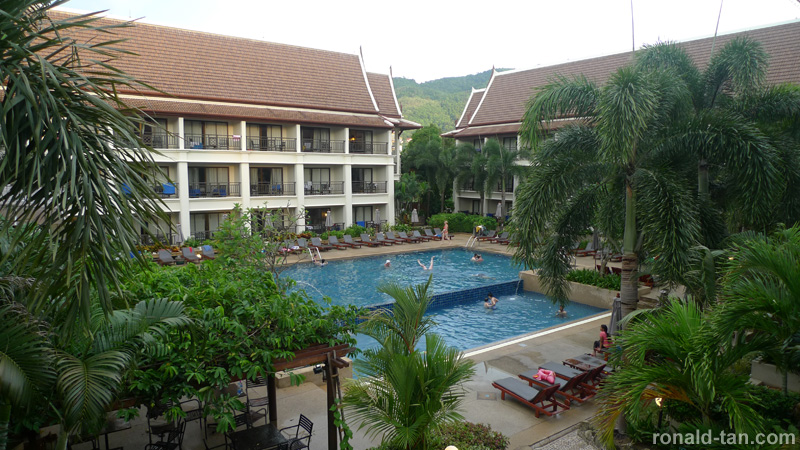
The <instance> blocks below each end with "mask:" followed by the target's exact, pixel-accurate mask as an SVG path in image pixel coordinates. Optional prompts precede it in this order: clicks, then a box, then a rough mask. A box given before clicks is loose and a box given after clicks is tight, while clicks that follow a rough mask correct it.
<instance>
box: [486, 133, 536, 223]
mask: <svg viewBox="0 0 800 450" xmlns="http://www.w3.org/2000/svg"><path fill="white" fill-rule="evenodd" d="M483 151H484V152H485V154H486V157H487V162H486V173H487V175H486V178H487V180H486V184H487V185H488V186H489V188H490V189H491V188H492V187H494V186H495V185H496V184H499V185H500V205H501V206H500V208H501V209H500V211H501V214H500V218H502V217H505V216H506V210H505V208H506V183H507V182H508V180H509V179H512V180H513V178H514V177H515V176H521V175H522V174H523V173H525V169H526V167H525V166H522V165H519V164H518V162H519V161H520V159H522V158H523V157H524V156H525V152H523V151H522V150H520V149H517V148H507V147H505V146H504V145H500V142H499V141H498V140H497V139H489V140H488V141H487V142H486V145H484V146H483ZM512 182H513V181H512ZM500 218H498V220H499V219H500Z"/></svg>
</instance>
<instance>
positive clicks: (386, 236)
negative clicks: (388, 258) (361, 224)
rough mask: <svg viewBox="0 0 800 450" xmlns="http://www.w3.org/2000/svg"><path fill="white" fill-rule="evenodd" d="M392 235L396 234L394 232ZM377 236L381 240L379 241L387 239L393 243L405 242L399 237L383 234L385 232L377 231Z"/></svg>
mask: <svg viewBox="0 0 800 450" xmlns="http://www.w3.org/2000/svg"><path fill="white" fill-rule="evenodd" d="M392 236H394V234H392ZM375 238H376V239H377V240H379V241H386V242H389V243H391V244H402V243H403V241H401V240H399V239H395V238H392V237H389V235H388V234H383V233H375Z"/></svg>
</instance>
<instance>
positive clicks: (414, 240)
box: [397, 231, 423, 244]
mask: <svg viewBox="0 0 800 450" xmlns="http://www.w3.org/2000/svg"><path fill="white" fill-rule="evenodd" d="M397 234H399V235H400V237H399V238H398V239H403V240H405V241H406V242H411V243H412V244H417V243H419V242H422V240H423V239H422V238H421V237H411V236H409V235H408V234H406V232H405V231H398V232H397Z"/></svg>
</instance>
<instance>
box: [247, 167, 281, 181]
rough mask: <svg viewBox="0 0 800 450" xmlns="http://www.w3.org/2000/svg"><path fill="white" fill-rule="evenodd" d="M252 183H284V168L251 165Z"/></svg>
mask: <svg viewBox="0 0 800 450" xmlns="http://www.w3.org/2000/svg"><path fill="white" fill-rule="evenodd" d="M250 183H267V184H281V183H283V169H281V168H280V167H251V168H250Z"/></svg>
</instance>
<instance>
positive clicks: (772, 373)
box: [750, 359, 800, 392]
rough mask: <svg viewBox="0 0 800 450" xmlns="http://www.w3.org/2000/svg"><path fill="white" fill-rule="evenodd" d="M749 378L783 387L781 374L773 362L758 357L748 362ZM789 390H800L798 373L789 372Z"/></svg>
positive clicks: (768, 384)
mask: <svg viewBox="0 0 800 450" xmlns="http://www.w3.org/2000/svg"><path fill="white" fill-rule="evenodd" d="M750 378H752V379H754V380H759V381H761V382H762V383H764V384H765V385H767V386H770V387H774V388H779V389H782V388H783V375H782V374H781V372H780V370H778V369H777V368H776V367H775V365H774V364H768V363H765V362H763V361H759V360H758V359H754V360H753V362H751V363H750ZM788 385H789V390H790V391H792V392H800V375H797V374H795V373H791V372H789V381H788Z"/></svg>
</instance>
